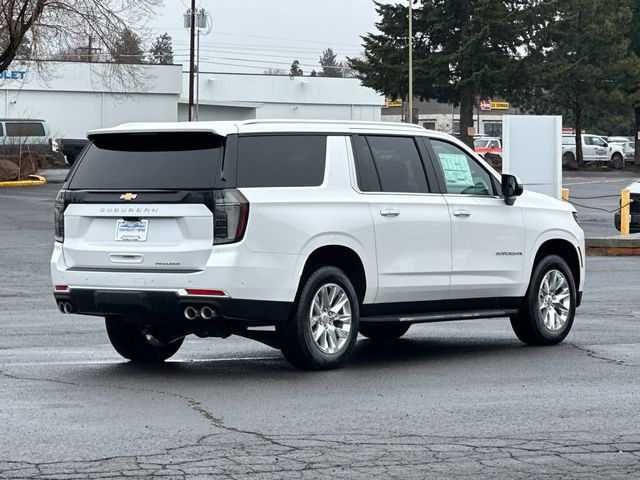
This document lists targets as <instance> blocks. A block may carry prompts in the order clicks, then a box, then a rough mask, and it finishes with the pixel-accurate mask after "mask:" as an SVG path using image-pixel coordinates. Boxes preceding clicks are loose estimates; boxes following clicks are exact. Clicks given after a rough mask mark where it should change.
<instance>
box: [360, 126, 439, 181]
mask: <svg viewBox="0 0 640 480" xmlns="http://www.w3.org/2000/svg"><path fill="white" fill-rule="evenodd" d="M367 143H368V144H369V148H370V149H371V154H372V156H373V162H374V163H375V167H376V170H377V172H378V178H379V179H380V189H381V190H382V191H383V192H394V193H428V192H429V186H428V183H427V177H426V175H425V173H424V168H423V166H422V160H421V159H420V154H419V153H418V147H417V146H416V143H415V140H414V139H413V137H391V136H380V137H378V136H368V137H367Z"/></svg>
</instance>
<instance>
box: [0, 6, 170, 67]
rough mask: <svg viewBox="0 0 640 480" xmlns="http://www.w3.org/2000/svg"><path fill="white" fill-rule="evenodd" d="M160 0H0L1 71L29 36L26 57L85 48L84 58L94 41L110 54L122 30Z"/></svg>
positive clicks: (145, 15)
mask: <svg viewBox="0 0 640 480" xmlns="http://www.w3.org/2000/svg"><path fill="white" fill-rule="evenodd" d="M161 4H162V0H0V48H1V49H2V51H1V52H0V72H3V71H4V70H6V69H7V68H8V67H9V65H10V64H11V62H12V61H13V59H14V58H16V56H17V55H18V53H19V51H20V47H21V45H22V44H23V43H24V42H25V38H26V39H28V42H29V44H30V49H29V55H28V58H26V60H35V61H38V60H44V59H47V58H50V57H51V56H52V55H53V54H54V53H55V52H60V51H78V50H77V49H78V48H82V49H85V51H86V52H87V53H86V56H87V58H88V61H91V59H92V58H93V52H94V51H95V50H97V49H98V47H99V48H100V49H101V50H102V51H103V52H105V53H106V54H108V55H109V56H111V57H112V56H113V55H114V54H116V53H117V52H118V42H119V40H120V39H121V38H122V35H123V32H125V31H126V30H128V29H131V28H134V26H135V25H141V24H143V23H144V21H145V20H148V18H149V16H150V15H152V14H153V12H154V10H155V8H156V7H157V6H159V5H161Z"/></svg>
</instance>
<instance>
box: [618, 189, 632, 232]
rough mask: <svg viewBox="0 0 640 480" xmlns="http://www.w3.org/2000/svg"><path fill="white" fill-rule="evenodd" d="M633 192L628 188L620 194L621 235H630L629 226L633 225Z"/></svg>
mask: <svg viewBox="0 0 640 480" xmlns="http://www.w3.org/2000/svg"><path fill="white" fill-rule="evenodd" d="M630 203H631V192H630V191H629V189H628V188H624V189H622V192H621V193H620V207H622V208H620V235H629V224H630V223H631V206H630Z"/></svg>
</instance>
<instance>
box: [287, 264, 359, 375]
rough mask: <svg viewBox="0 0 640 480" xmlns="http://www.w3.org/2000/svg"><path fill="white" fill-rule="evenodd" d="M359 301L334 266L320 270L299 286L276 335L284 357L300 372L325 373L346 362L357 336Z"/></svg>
mask: <svg viewBox="0 0 640 480" xmlns="http://www.w3.org/2000/svg"><path fill="white" fill-rule="evenodd" d="M358 317H359V310H358V298H357V296H356V293H355V290H354V288H353V285H352V283H351V281H350V280H349V278H348V277H347V276H346V275H345V273H344V272H343V271H342V270H340V269H338V268H336V267H321V268H319V269H318V270H316V271H315V272H314V273H313V274H312V275H311V276H310V277H309V278H308V279H307V281H306V282H305V283H304V284H303V285H302V287H301V291H300V294H299V297H298V300H297V302H296V304H295V306H294V308H293V312H292V315H291V318H290V320H289V321H288V322H286V323H283V324H279V325H277V327H276V333H277V336H278V340H279V342H280V348H281V350H282V354H283V355H284V357H285V358H286V359H287V360H288V361H289V362H290V363H291V364H292V365H294V366H296V367H298V368H300V369H302V370H327V369H331V368H337V367H340V366H341V365H342V364H343V363H344V362H346V361H347V359H348V358H349V356H350V355H351V352H352V350H353V347H354V345H355V342H356V338H357V336H358Z"/></svg>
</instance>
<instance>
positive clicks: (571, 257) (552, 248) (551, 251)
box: [532, 238, 584, 289]
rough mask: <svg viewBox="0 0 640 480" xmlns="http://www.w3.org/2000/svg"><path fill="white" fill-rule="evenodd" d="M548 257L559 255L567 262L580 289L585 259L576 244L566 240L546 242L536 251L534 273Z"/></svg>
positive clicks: (549, 240) (553, 239) (559, 239)
mask: <svg viewBox="0 0 640 480" xmlns="http://www.w3.org/2000/svg"><path fill="white" fill-rule="evenodd" d="M547 255H557V256H559V257H560V258H562V259H563V260H564V261H565V262H567V265H569V268H570V269H571V273H572V274H573V278H574V281H575V284H576V288H577V289H579V288H580V284H581V283H580V282H581V281H582V265H583V262H584V259H582V258H581V256H582V255H581V253H580V252H579V251H578V248H577V247H576V246H575V244H573V243H571V242H570V241H569V240H566V239H564V238H551V239H548V240H546V241H544V242H543V243H542V244H541V245H540V246H539V247H538V249H537V251H536V256H535V257H534V260H533V265H532V271H533V268H535V266H536V265H537V264H538V262H539V261H540V260H541V259H542V258H544V257H545V256H547Z"/></svg>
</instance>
